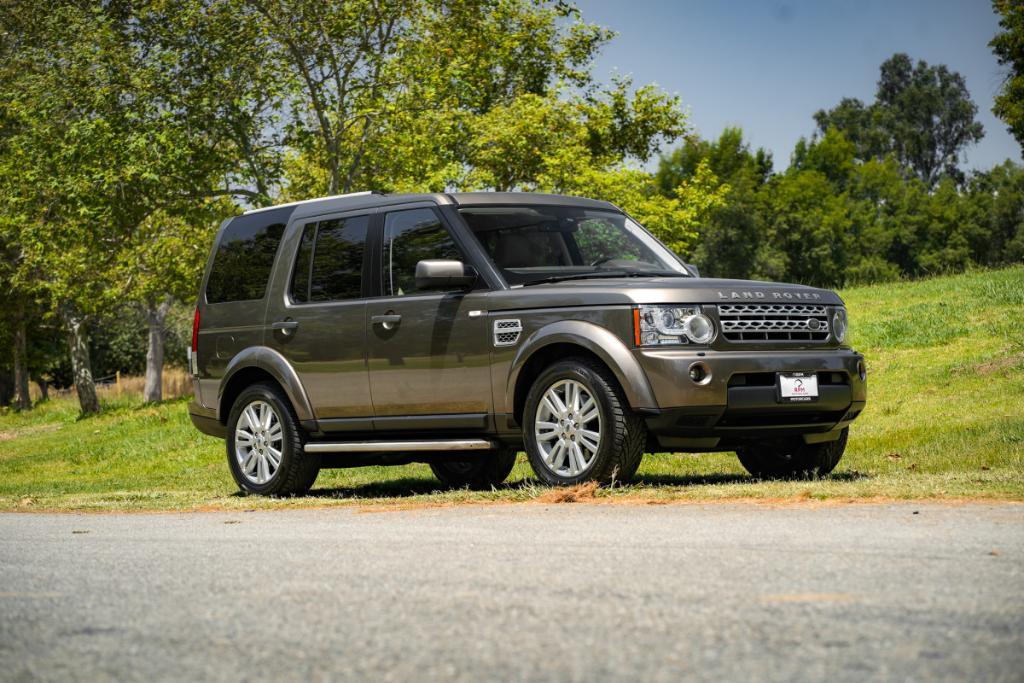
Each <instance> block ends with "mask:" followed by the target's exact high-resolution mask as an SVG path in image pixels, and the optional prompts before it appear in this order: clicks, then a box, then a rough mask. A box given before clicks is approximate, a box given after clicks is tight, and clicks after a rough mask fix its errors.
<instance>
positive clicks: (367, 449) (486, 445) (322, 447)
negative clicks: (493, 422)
mask: <svg viewBox="0 0 1024 683" xmlns="http://www.w3.org/2000/svg"><path fill="white" fill-rule="evenodd" d="M494 447H495V446H494V442H492V441H487V440H485V439H440V440H437V441H340V442H334V443H324V442H316V441H314V442H312V443H307V444H306V447H305V449H304V450H305V451H306V452H307V453H396V452H397V453H403V452H413V451H489V450H491V449H493V448H494Z"/></svg>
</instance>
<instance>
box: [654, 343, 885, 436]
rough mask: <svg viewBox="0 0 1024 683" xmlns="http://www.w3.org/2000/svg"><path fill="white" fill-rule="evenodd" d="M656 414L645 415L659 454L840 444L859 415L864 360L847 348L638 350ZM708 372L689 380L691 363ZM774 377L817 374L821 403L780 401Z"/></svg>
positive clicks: (864, 398)
mask: <svg viewBox="0 0 1024 683" xmlns="http://www.w3.org/2000/svg"><path fill="white" fill-rule="evenodd" d="M637 357H638V358H637V359H638V360H639V362H640V364H641V366H642V367H643V368H644V370H645V372H646V373H647V378H648V381H649V382H650V384H651V389H652V390H653V392H654V395H655V398H656V400H657V402H658V409H657V410H653V411H646V420H647V426H648V428H649V430H650V432H651V434H652V435H654V436H655V437H656V439H657V441H658V445H659V446H661V447H662V448H669V449H675V450H712V449H716V448H718V449H721V450H731V449H732V448H735V447H736V446H738V445H742V444H743V443H745V442H749V441H751V440H764V439H766V438H772V437H779V436H793V435H801V436H803V437H804V439H805V440H806V441H808V442H812V441H827V440H830V439H835V438H838V436H839V433H840V432H841V431H842V429H844V428H845V427H847V426H848V425H849V424H850V422H852V421H853V420H854V419H855V418H856V417H857V415H858V414H859V413H860V412H861V410H863V409H864V405H865V402H866V401H867V381H866V379H862V378H861V375H860V369H859V368H860V367H862V366H861V364H862V363H863V360H864V357H863V356H862V355H860V354H859V353H856V352H854V351H850V350H848V349H829V350H820V351H813V350H812V351H712V350H705V351H697V350H683V349H671V350H668V349H642V350H639V351H638V352H637ZM697 362H699V363H701V364H702V365H703V366H704V368H705V369H706V370H707V371H708V372H709V373H710V374H709V377H707V378H705V379H704V380H703V381H702V382H700V383H696V382H694V381H693V380H691V379H690V376H689V370H690V366H691V365H692V364H693V363H697ZM779 372H813V373H817V375H818V383H819V398H818V400H817V401H813V402H808V403H782V402H780V401H779V400H778V397H777V394H776V386H775V377H776V373H779Z"/></svg>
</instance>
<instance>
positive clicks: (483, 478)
mask: <svg viewBox="0 0 1024 683" xmlns="http://www.w3.org/2000/svg"><path fill="white" fill-rule="evenodd" d="M518 454H519V453H518V451H516V449H514V448H509V447H507V446H503V447H501V448H498V449H496V450H493V451H487V452H486V453H481V454H479V455H473V456H470V457H467V458H465V459H464V460H438V461H436V462H432V463H430V469H431V471H433V473H434V476H435V477H437V478H438V479H440V480H441V483H442V484H444V485H445V486H446V487H447V488H451V489H462V488H471V489H473V490H474V491H489V490H490V489H491V488H493V487H495V486H499V485H501V483H502V482H504V481H505V479H507V478H508V475H509V474H511V473H512V468H513V467H515V465H516V456H517V455H518Z"/></svg>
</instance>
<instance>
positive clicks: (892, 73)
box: [814, 54, 984, 187]
mask: <svg viewBox="0 0 1024 683" xmlns="http://www.w3.org/2000/svg"><path fill="white" fill-rule="evenodd" d="M977 113H978V107H977V105H976V104H974V102H973V101H972V100H971V96H970V93H969V92H968V91H967V85H966V83H965V82H964V79H963V77H962V76H961V75H960V74H959V73H957V72H955V71H950V70H949V69H948V68H947V67H946V66H945V65H943V64H938V65H934V66H929V65H928V63H927V62H925V61H923V60H920V61H918V62H917V63H916V64H915V63H914V62H913V61H912V60H911V59H910V57H908V56H907V55H905V54H895V55H893V56H892V57H890V58H889V59H887V60H886V61H885V62H883V63H882V66H881V67H880V76H879V79H878V89H877V92H876V93H875V101H874V103H872V104H871V105H865V104H864V103H863V102H861V101H860V100H857V99H852V98H845V99H843V100H842V101H841V102H840V103H839V105H837V106H836V107H835V108H833V109H830V110H827V111H826V110H821V111H819V112H818V113H817V114H815V115H814V119H815V121H816V122H817V124H818V130H819V132H820V133H822V134H823V133H825V132H826V131H828V130H829V129H830V128H835V129H837V130H839V131H841V132H842V133H843V134H844V135H845V136H846V138H847V139H848V140H849V141H850V142H852V143H853V145H854V146H855V148H856V156H857V158H858V159H861V160H867V159H872V158H882V157H884V156H885V155H887V154H893V155H895V157H896V159H897V160H898V161H899V162H900V163H901V164H902V165H903V166H905V167H906V168H908V169H911V170H912V171H913V172H914V173H915V174H916V175H917V177H918V178H920V179H921V180H922V181H923V182H924V183H925V184H927V185H928V186H929V187H932V186H934V185H935V184H936V183H938V182H939V179H940V178H941V177H942V175H944V174H945V175H950V176H952V177H954V178H956V179H958V180H959V179H961V177H962V176H961V174H960V171H959V168H958V166H957V164H958V163H959V162H960V160H961V155H962V154H963V152H964V150H965V149H966V148H967V147H969V146H970V145H972V144H974V143H976V142H978V141H979V140H981V138H982V136H983V135H984V130H983V128H982V125H981V123H979V122H978V121H976V120H975V116H976V115H977Z"/></svg>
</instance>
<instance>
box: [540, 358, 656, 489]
mask: <svg viewBox="0 0 1024 683" xmlns="http://www.w3.org/2000/svg"><path fill="white" fill-rule="evenodd" d="M523 420H524V423H525V424H524V426H523V436H524V440H525V442H526V452H527V455H528V456H529V458H530V465H531V466H532V467H533V471H534V473H535V474H536V475H537V477H538V478H539V479H540V480H541V481H543V482H544V483H546V484H552V485H556V486H571V485H573V484H579V483H581V482H585V481H597V482H600V483H603V484H607V483H610V482H612V481H623V482H625V481H629V480H630V479H632V477H633V475H634V474H636V470H637V468H638V467H639V466H640V460H641V459H642V458H643V449H644V444H645V443H646V439H647V429H646V425H644V422H643V420H642V419H641V418H640V417H639V416H637V415H635V414H634V413H633V412H632V411H631V410H630V409H629V406H628V404H627V403H626V401H625V398H624V397H623V396H622V393H621V390H620V389H619V386H618V382H617V381H616V380H615V376H614V375H612V374H611V372H609V370H608V369H607V368H605V367H604V366H603V365H601V364H599V363H596V362H594V361H592V360H590V359H588V358H568V359H566V360H564V361H560V362H558V363H555V364H554V365H552V366H551V367H549V368H548V369H547V370H545V371H544V372H542V373H541V374H540V376H539V377H538V378H537V380H536V381H535V382H534V384H533V387H532V388H531V389H530V394H529V395H528V396H527V398H526V407H525V409H524V413H523Z"/></svg>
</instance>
